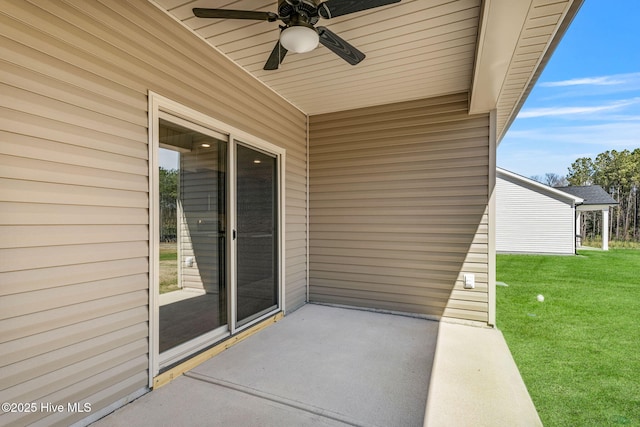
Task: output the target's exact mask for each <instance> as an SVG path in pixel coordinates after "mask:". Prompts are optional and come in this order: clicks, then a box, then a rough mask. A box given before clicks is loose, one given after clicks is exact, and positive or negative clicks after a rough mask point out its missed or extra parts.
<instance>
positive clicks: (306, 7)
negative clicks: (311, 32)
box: [278, 0, 319, 25]
mask: <svg viewBox="0 0 640 427" xmlns="http://www.w3.org/2000/svg"><path fill="white" fill-rule="evenodd" d="M278 15H280V17H281V18H290V17H292V15H301V16H303V17H305V18H307V19H305V21H307V22H308V23H310V24H312V25H313V24H315V23H316V22H318V19H319V16H318V7H317V6H316V3H315V2H314V1H313V0H279V2H278Z"/></svg>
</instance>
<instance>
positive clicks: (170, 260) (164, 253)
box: [160, 243, 179, 294]
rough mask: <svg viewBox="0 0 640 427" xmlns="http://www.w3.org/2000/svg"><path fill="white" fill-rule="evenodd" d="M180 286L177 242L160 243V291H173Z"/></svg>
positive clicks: (162, 292)
mask: <svg viewBox="0 0 640 427" xmlns="http://www.w3.org/2000/svg"><path fill="white" fill-rule="evenodd" d="M177 289H179V287H178V249H177V247H176V244H175V243H161V244H160V293H161V294H164V293H166V292H171V291H175V290H177Z"/></svg>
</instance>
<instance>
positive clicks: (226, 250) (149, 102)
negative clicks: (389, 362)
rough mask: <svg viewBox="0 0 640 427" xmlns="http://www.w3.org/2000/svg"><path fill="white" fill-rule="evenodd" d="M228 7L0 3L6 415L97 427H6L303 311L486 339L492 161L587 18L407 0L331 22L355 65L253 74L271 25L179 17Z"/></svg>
mask: <svg viewBox="0 0 640 427" xmlns="http://www.w3.org/2000/svg"><path fill="white" fill-rule="evenodd" d="M226 3H228V2H219V1H215V0H208V1H207V2H203V1H194V2H189V1H180V2H175V1H170V0H156V1H154V2H151V1H149V2H147V1H143V0H135V1H125V0H122V1H95V0H81V1H74V0H71V1H65V2H62V1H44V0H43V1H32V2H26V1H23V0H7V1H4V2H3V3H2V12H1V13H0V19H1V25H0V35H1V36H2V43H1V51H2V65H1V66H0V69H1V73H0V84H1V87H2V89H1V90H2V96H0V103H1V105H0V108H1V109H2V114H1V115H0V181H1V183H0V227H1V228H2V239H0V379H1V380H0V401H2V402H16V403H24V402H34V403H36V405H39V404H40V403H47V402H50V403H53V404H56V403H67V402H68V403H73V402H79V403H80V404H85V403H86V404H89V405H90V408H91V412H86V411H84V412H83V411H80V410H79V409H80V408H81V407H75V409H76V410H74V411H69V410H65V411H62V412H59V411H56V412H52V411H42V410H37V411H35V412H22V413H17V412H12V413H3V414H2V415H0V424H2V425H25V424H30V423H35V422H39V423H40V424H41V425H69V424H71V423H74V422H79V423H81V424H86V423H88V422H90V421H91V420H95V419H97V418H99V417H101V416H103V415H105V414H106V413H109V412H110V411H113V410H114V409H115V408H117V407H118V406H122V405H124V404H126V403H127V402H128V401H130V400H131V399H134V398H136V397H137V396H140V395H141V394H143V393H146V392H148V391H149V390H150V389H151V388H153V387H154V385H156V384H158V381H159V380H158V378H160V377H162V378H167V375H169V374H171V372H172V371H171V367H172V366H173V365H175V364H177V363H180V362H181V361H183V360H185V359H188V358H189V357H190V356H191V355H193V354H196V353H198V352H200V351H202V350H203V349H206V348H208V347H209V346H212V345H213V344H215V343H217V342H220V341H221V340H226V339H230V338H232V337H238V336H239V334H242V333H244V332H245V331H247V330H249V329H250V328H253V327H256V326H257V325H261V324H262V323H261V322H263V321H265V320H268V319H270V318H272V317H273V316H277V315H282V314H285V315H286V314H287V313H290V312H291V311H293V310H296V309H297V308H299V307H301V306H302V305H303V304H305V303H306V302H308V301H316V302H323V303H335V304H343V305H351V306H362V307H368V308H373V309H379V310H389V311H395V312H408V313H412V314H415V315H421V316H425V317H428V318H431V319H436V320H438V319H448V320H450V321H459V322H466V323H476V324H480V325H485V326H486V325H493V324H494V323H495V250H496V248H495V243H494V242H495V234H496V229H495V221H496V211H495V197H494V186H495V157H496V146H497V144H498V142H499V141H500V139H501V138H502V137H503V135H504V133H505V132H506V131H507V129H508V127H509V125H510V123H511V122H512V120H514V118H515V116H516V115H517V112H518V111H519V109H520V108H521V106H522V104H523V103H524V101H525V99H526V96H527V94H528V93H529V91H530V90H531V88H532V87H533V85H534V83H535V81H536V79H537V78H538V76H539V74H540V73H541V71H542V68H543V66H544V64H546V62H547V61H548V59H549V57H550V55H551V54H552V52H553V50H554V48H555V47H556V45H557V43H558V42H559V40H560V38H561V37H562V35H563V34H564V32H565V30H566V28H567V26H568V25H569V23H570V22H571V20H572V19H573V17H574V16H575V14H576V13H577V10H578V8H579V7H580V4H581V1H580V0H556V1H553V2H550V1H546V0H523V1H517V2H514V1H511V0H491V1H489V0H485V1H481V0H456V1H440V0H420V1H412V2H410V1H403V2H401V3H398V4H395V5H392V6H389V7H385V8H381V9H379V10H378V9H375V10H370V11H366V12H362V13H360V14H358V15H356V14H354V15H353V16H352V17H351V16H350V17H345V18H339V19H336V20H335V22H334V21H329V22H330V25H329V24H327V25H328V26H330V27H331V29H332V30H334V31H336V32H337V33H339V34H341V35H343V36H344V37H345V38H348V39H350V40H351V41H352V42H353V43H354V44H357V45H358V46H361V47H362V49H363V50H365V51H366V53H367V55H368V56H367V59H366V60H365V61H364V62H363V63H361V64H359V65H357V66H356V67H352V66H351V65H348V64H346V63H343V62H341V59H340V58H338V57H336V56H335V55H333V54H332V53H330V52H328V51H327V50H326V49H325V48H324V47H322V46H320V47H319V48H317V49H316V50H315V51H313V52H310V53H307V54H300V55H296V54H290V55H288V56H287V59H286V60H285V62H284V63H283V65H282V67H281V69H280V70H277V71H268V72H267V71H263V70H262V65H263V63H264V61H265V59H266V58H267V57H268V55H269V52H270V51H271V49H272V46H273V43H274V41H275V40H276V38H277V36H278V31H279V30H278V28H277V25H275V24H274V23H270V22H251V21H250V22H244V21H242V22H240V21H238V22H235V21H234V22H230V21H223V22H219V23H216V24H215V25H210V24H211V23H210V22H205V21H202V20H199V19H196V18H194V17H193V15H192V13H191V8H192V7H194V6H196V5H197V6H203V5H204V6H207V7H222V5H224V4H226ZM246 3H248V2H246ZM266 9H267V10H273V9H275V1H274V7H273V8H266ZM192 28H197V31H195V30H192ZM167 153H168V154H170V155H171V156H173V157H174V158H176V159H177V161H176V164H177V165H178V167H179V169H180V185H181V187H180V189H179V195H178V207H177V209H178V211H177V215H178V218H179V219H178V222H179V224H176V228H177V229H178V236H177V240H178V242H177V248H178V249H177V250H178V263H177V265H178V266H177V267H176V268H177V276H178V281H179V283H180V284H181V285H180V286H182V290H181V291H180V292H181V294H180V295H181V296H180V297H179V298H178V297H176V298H165V295H167V294H163V296H162V298H161V296H160V294H159V290H160V278H161V272H160V264H159V255H160V242H159V240H160V239H159V234H160V233H159V224H160V223H161V221H160V216H159V215H160V214H159V207H158V206H159V190H158V180H159V175H158V167H159V166H161V165H162V164H163V162H164V161H165V160H164V157H163V156H165V155H167ZM465 275H474V276H475V287H473V288H471V289H467V288H465V287H464V285H463V278H464V276H465ZM188 289H190V290H188ZM189 292H190V293H189ZM176 313H178V314H181V315H184V320H177V319H178V318H177V317H175V316H176ZM163 375H164V377H163ZM169 376H170V375H169Z"/></svg>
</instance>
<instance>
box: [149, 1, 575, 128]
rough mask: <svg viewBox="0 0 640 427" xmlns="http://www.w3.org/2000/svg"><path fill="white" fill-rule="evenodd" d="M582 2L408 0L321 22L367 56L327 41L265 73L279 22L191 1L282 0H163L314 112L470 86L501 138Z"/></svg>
mask: <svg viewBox="0 0 640 427" xmlns="http://www.w3.org/2000/svg"><path fill="white" fill-rule="evenodd" d="M576 3H578V4H579V3H581V0H520V1H517V2H514V1H513V0H484V1H483V0H402V1H401V2H400V3H396V4H393V5H389V6H385V7H380V8H377V9H372V10H367V11H363V12H359V13H354V14H351V15H347V16H342V17H338V18H334V19H331V20H320V22H319V23H318V25H324V26H327V27H328V28H329V29H331V31H333V32H335V33H336V34H338V35H340V36H341V37H343V38H344V39H345V40H347V41H349V42H350V43H352V44H353V45H354V46H355V47H357V48H358V49H360V50H362V51H363V52H364V53H365V54H366V55H367V58H366V59H365V60H364V61H363V62H362V63H360V64H358V65H356V66H351V65H349V64H347V63H346V62H344V61H343V60H341V59H340V58H339V57H337V56H336V55H335V54H333V53H332V52H330V51H329V50H328V49H326V48H325V47H323V46H319V47H318V48H316V49H315V50H314V51H312V52H309V53H305V54H291V53H290V54H288V55H287V57H286V59H285V60H284V62H283V64H282V65H281V67H280V69H278V70H275V71H264V70H263V69H262V67H263V65H264V63H265V61H266V59H267V57H268V56H269V54H270V53H271V50H272V49H273V46H274V44H275V42H276V40H277V39H278V35H279V29H278V25H277V24H278V23H276V22H262V21H245V20H222V19H201V18H196V17H194V16H193V13H192V11H191V9H192V8H194V7H208V8H226V9H242V10H260V11H273V12H275V11H277V1H276V0H235V1H234V0H155V4H157V5H158V6H159V7H161V8H162V9H164V10H166V11H167V12H168V13H169V14H170V15H172V16H173V17H175V18H176V19H177V20H179V21H181V22H182V23H183V24H184V25H185V26H187V27H188V28H190V29H191V30H193V31H195V32H196V33H197V34H198V35H199V36H200V37H202V38H203V39H204V40H206V41H207V42H208V43H209V44H211V45H212V46H213V47H215V48H216V49H218V50H220V51H221V52H222V53H224V54H225V55H227V56H228V57H229V58H230V59H232V60H233V61H235V62H236V63H237V64H238V65H240V66H241V67H242V68H244V69H245V70H246V71H247V72H249V73H250V74H252V75H253V76H255V77H256V78H257V79H259V80H261V81H262V82H263V83H264V84H266V85H267V86H269V87H270V88H272V89H273V90H274V91H275V92H277V93H278V94H280V95H281V96H282V97H284V98H285V99H287V100H288V101H289V102H291V103H292V104H294V105H295V106H297V107H298V108H299V109H300V110H302V111H303V112H305V113H307V114H309V115H314V114H321V113H327V112H334V111H342V110H349V109H353V108H360V107H367V106H372V105H383V104H388V103H394V102H401V101H408V100H414V99H421V98H429V97H433V96H439V95H444V94H449V93H457V92H469V93H470V101H471V104H470V105H471V112H472V113H479V112H486V111H489V110H491V109H493V108H496V107H497V108H498V136H499V137H500V136H502V134H503V133H504V131H505V130H506V127H507V125H508V123H510V121H511V120H512V118H513V117H514V115H515V113H517V110H518V109H519V107H520V106H521V104H522V102H524V97H523V94H525V93H527V91H528V88H529V86H530V85H531V84H532V82H533V81H534V78H535V76H536V72H537V71H538V70H539V68H540V67H539V66H540V64H541V63H544V60H545V56H546V55H547V54H548V52H549V51H550V49H549V47H550V46H553V43H554V42H557V38H558V37H556V36H557V35H561V34H562V32H563V31H562V29H563V27H564V26H566V25H567V24H568V22H569V21H570V19H571V17H572V16H573V14H574V13H575V10H576V9H577V4H576ZM559 30H560V31H559ZM554 40H555V41H554ZM551 50H552V49H551ZM477 55H478V58H477V59H476V56H477Z"/></svg>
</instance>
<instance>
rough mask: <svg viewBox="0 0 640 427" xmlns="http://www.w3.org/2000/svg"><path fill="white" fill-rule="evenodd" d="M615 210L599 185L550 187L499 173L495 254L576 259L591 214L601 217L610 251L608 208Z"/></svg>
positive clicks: (604, 244)
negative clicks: (583, 223) (582, 230)
mask: <svg viewBox="0 0 640 427" xmlns="http://www.w3.org/2000/svg"><path fill="white" fill-rule="evenodd" d="M617 204H618V203H617V202H616V201H615V200H614V199H613V198H612V197H611V196H610V195H609V194H608V193H607V192H606V191H604V190H603V189H602V187H600V186H599V185H587V186H569V187H550V186H548V185H545V184H542V183H539V182H537V181H534V180H532V179H529V178H525V177H523V176H521V175H518V174H516V173H513V172H510V171H508V170H505V169H502V168H496V206H497V209H496V252H499V253H529V254H560V255H573V254H575V253H576V249H577V247H579V246H580V242H581V238H582V236H581V235H580V224H581V215H582V212H588V211H602V224H603V227H602V228H603V239H602V249H603V250H605V251H606V250H607V249H608V230H609V208H610V207H611V206H615V205H617Z"/></svg>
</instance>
